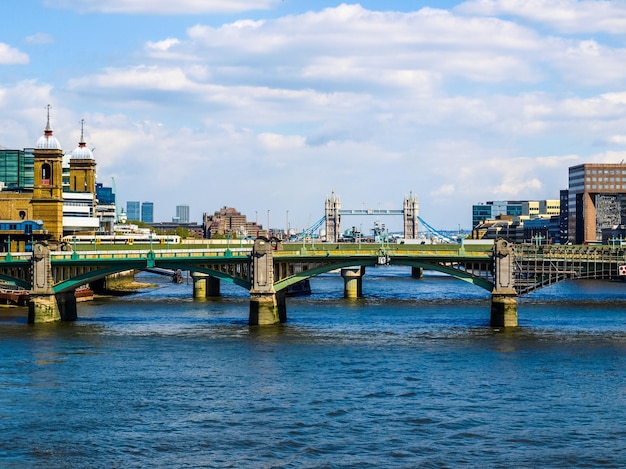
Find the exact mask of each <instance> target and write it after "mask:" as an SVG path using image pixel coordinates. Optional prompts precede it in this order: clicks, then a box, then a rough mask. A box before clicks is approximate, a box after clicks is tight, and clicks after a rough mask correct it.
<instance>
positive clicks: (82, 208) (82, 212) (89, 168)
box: [63, 121, 100, 235]
mask: <svg viewBox="0 0 626 469" xmlns="http://www.w3.org/2000/svg"><path fill="white" fill-rule="evenodd" d="M68 182H69V184H68V186H66V187H64V188H63V234H64V235H68V234H79V233H80V234H92V235H93V234H95V232H96V231H97V230H98V227H99V226H100V220H99V219H98V217H97V216H96V160H95V159H94V156H93V153H92V151H91V150H90V149H89V148H87V143H86V142H85V137H84V121H81V130H80V140H79V142H78V146H77V147H76V148H75V149H74V150H73V151H72V153H71V154H70V158H69V181H68Z"/></svg>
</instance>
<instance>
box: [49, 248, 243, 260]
mask: <svg viewBox="0 0 626 469" xmlns="http://www.w3.org/2000/svg"><path fill="white" fill-rule="evenodd" d="M251 252H252V251H251V249H227V248H226V249H220V248H217V249H215V248H211V249H172V250H150V249H139V250H123V251H121V250H108V251H107V250H93V251H55V252H52V253H51V258H52V260H53V261H55V260H59V261H60V260H78V259H81V260H84V259H145V258H147V257H152V258H153V259H189V258H198V257H200V258H203V257H207V258H216V257H239V258H242V257H248V256H249V255H250V253H251Z"/></svg>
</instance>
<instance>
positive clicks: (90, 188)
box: [70, 120, 96, 197]
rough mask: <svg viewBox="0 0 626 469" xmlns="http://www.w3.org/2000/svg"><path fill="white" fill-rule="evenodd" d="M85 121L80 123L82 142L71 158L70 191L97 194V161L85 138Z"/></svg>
mask: <svg viewBox="0 0 626 469" xmlns="http://www.w3.org/2000/svg"><path fill="white" fill-rule="evenodd" d="M84 124H85V121H84V120H81V121H80V142H78V146H77V147H76V148H75V149H74V151H72V156H71V158H70V191H71V192H89V193H91V194H94V197H95V194H96V160H95V159H94V157H93V153H92V151H91V150H90V149H89V148H87V143H85V136H84Z"/></svg>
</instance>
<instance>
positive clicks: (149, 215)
mask: <svg viewBox="0 0 626 469" xmlns="http://www.w3.org/2000/svg"><path fill="white" fill-rule="evenodd" d="M141 221H143V222H145V223H154V204H153V203H152V202H142V203H141Z"/></svg>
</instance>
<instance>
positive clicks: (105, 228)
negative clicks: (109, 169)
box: [96, 183, 117, 234]
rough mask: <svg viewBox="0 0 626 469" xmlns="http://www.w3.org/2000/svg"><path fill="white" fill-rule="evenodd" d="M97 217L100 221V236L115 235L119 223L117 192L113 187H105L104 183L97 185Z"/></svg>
mask: <svg viewBox="0 0 626 469" xmlns="http://www.w3.org/2000/svg"><path fill="white" fill-rule="evenodd" d="M96 200H97V202H98V203H97V205H96V216H97V217H98V220H99V222H100V223H99V227H98V234H113V229H114V226H115V222H116V221H117V213H116V212H117V210H116V205H115V192H113V188H112V187H105V186H104V185H103V184H102V183H96Z"/></svg>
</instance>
